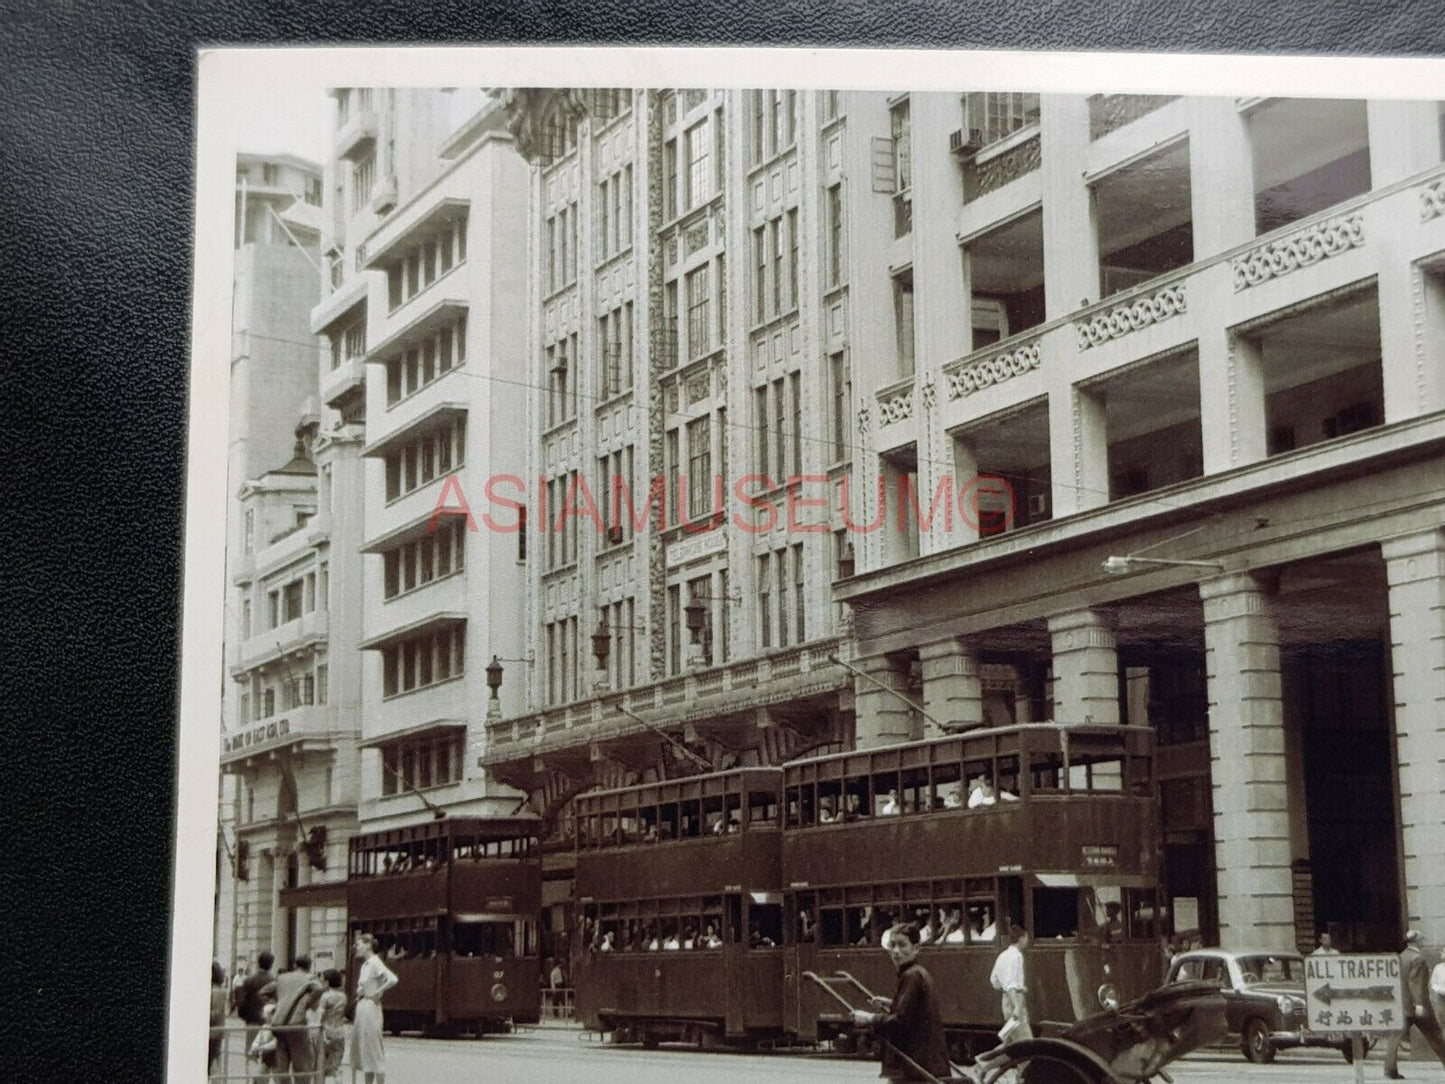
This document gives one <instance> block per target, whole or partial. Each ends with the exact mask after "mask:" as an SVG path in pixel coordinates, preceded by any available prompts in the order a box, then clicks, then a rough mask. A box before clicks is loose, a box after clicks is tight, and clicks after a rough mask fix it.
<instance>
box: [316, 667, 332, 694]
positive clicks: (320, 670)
mask: <svg viewBox="0 0 1445 1084" xmlns="http://www.w3.org/2000/svg"><path fill="white" fill-rule="evenodd" d="M329 676H330V668H329V667H328V666H327V664H326V663H324V662H323V663H317V664H316V702H317V703H318V704H324V703H326V695H327V683H328V678H329Z"/></svg>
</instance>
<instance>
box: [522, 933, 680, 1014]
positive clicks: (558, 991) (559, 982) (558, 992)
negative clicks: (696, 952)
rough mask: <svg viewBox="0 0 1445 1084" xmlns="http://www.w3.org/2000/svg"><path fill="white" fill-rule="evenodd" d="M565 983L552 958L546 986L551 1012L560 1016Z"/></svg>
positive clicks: (565, 996)
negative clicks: (549, 994) (550, 999)
mask: <svg viewBox="0 0 1445 1084" xmlns="http://www.w3.org/2000/svg"><path fill="white" fill-rule="evenodd" d="M688 947H689V948H691V947H692V946H691V945H689V946H688ZM566 985H567V976H566V975H565V974H564V973H563V971H562V965H561V964H560V963H558V962H557V961H556V960H553V961H552V968H551V970H550V971H548V972H547V986H548V989H549V991H550V993H551V997H552V1012H553V1014H554V1015H557V1016H561V1015H562V1010H563V1009H564V1008H565V1007H566V998H567V995H566V994H564V993H563V992H562V991H563V988H564V987H566Z"/></svg>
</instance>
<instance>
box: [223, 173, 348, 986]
mask: <svg viewBox="0 0 1445 1084" xmlns="http://www.w3.org/2000/svg"><path fill="white" fill-rule="evenodd" d="M236 201H237V202H236V243H237V249H236V258H235V266H236V270H235V282H234V291H233V317H232V324H233V350H232V358H231V384H232V387H231V402H232V421H231V434H230V449H231V454H230V461H229V474H228V484H229V485H230V486H231V487H232V488H233V492H234V497H233V501H232V504H231V507H230V511H231V516H230V531H229V539H228V541H229V544H228V556H227V584H228V586H227V603H226V609H225V629H226V644H227V662H228V668H229V674H230V678H231V680H230V681H229V682H228V683H227V688H226V692H225V697H224V701H223V711H222V722H223V727H224V732H223V738H222V750H221V765H222V769H223V772H224V773H225V774H224V775H223V782H222V805H221V820H222V825H221V836H222V850H223V852H224V856H225V860H224V861H223V862H221V863H220V864H219V865H220V878H219V881H218V891H217V920H216V927H217V928H216V944H217V958H219V959H225V960H235V961H236V962H237V963H243V962H248V961H252V960H254V958H255V955H256V953H258V952H260V951H263V950H270V951H272V952H274V953H275V954H276V955H277V956H278V957H279V958H281V959H282V960H289V959H290V958H291V957H292V956H294V955H296V954H297V953H299V952H307V951H309V952H311V953H312V954H313V955H314V956H315V957H316V958H317V960H319V961H322V962H323V963H324V962H325V961H327V960H331V961H339V960H340V959H342V957H343V953H342V944H341V938H342V937H343V936H344V926H345V921H344V911H343V910H342V905H343V904H344V897H343V896H342V894H341V891H340V887H339V882H340V881H341V880H342V879H343V878H344V877H345V867H346V863H345V854H346V838H347V835H348V834H349V832H350V831H351V830H352V828H353V827H354V823H355V805H356V801H355V794H354V790H355V769H354V760H355V730H356V704H355V692H354V690H355V688H356V681H355V678H354V676H353V672H354V670H355V667H354V665H353V664H352V663H351V661H350V660H351V658H352V656H353V655H354V653H355V652H354V641H355V637H354V636H351V637H349V638H348V636H347V635H346V633H345V631H344V627H345V622H344V621H343V622H341V625H342V631H340V632H339V633H338V634H337V635H335V636H333V635H332V634H331V633H330V631H329V624H330V619H331V618H332V617H333V616H342V617H344V616H345V615H346V613H347V611H348V608H349V607H350V605H351V603H350V601H349V599H350V597H351V596H350V592H351V591H352V589H353V588H354V587H356V586H358V585H357V584H355V583H354V582H353V581H354V579H355V575H354V571H353V570H354V566H355V565H356V563H357V562H356V559H355V558H354V557H351V556H349V555H348V554H347V553H346V551H345V550H344V549H342V550H341V551H340V552H338V553H337V554H335V555H333V554H332V547H331V544H330V534H331V530H332V528H333V524H334V517H333V514H332V507H331V506H332V502H333V493H334V490H335V489H336V488H337V487H339V488H340V490H341V493H342V501H341V504H342V506H343V508H344V507H345V506H346V504H347V498H346V491H347V489H348V488H352V489H354V488H355V480H354V479H349V478H348V477H347V475H348V471H347V468H346V467H345V466H344V465H340V466H338V463H337V462H336V460H337V451H336V449H337V448H338V447H339V446H340V445H342V444H344V443H345V438H344V436H343V435H341V434H339V433H338V432H336V431H335V429H334V427H332V426H330V425H329V424H326V422H327V419H325V418H323V416H322V415H321V414H320V412H319V411H318V409H317V403H316V375H317V352H316V347H315V344H314V340H313V339H312V338H311V335H310V328H309V324H308V313H309V311H310V309H311V307H312V305H314V304H315V301H316V298H317V294H318V277H319V276H318V271H317V267H318V264H317V256H318V247H319V246H318V242H319V228H318V227H319V217H320V202H321V172H320V170H319V169H317V168H316V167H315V166H312V165H310V164H309V163H306V162H302V161H300V160H297V159H293V158H290V157H286V156H280V157H271V156H261V155H240V156H238V161H237V192H236ZM318 430H320V431H319V432H318ZM351 473H352V474H354V472H351ZM318 480H319V481H320V485H319V486H318ZM343 522H344V518H343Z"/></svg>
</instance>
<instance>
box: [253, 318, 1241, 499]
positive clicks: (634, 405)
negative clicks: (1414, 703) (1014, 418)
mask: <svg viewBox="0 0 1445 1084" xmlns="http://www.w3.org/2000/svg"><path fill="white" fill-rule="evenodd" d="M246 334H248V335H249V336H250V337H251V338H253V339H261V340H264V341H266V342H276V343H287V344H290V345H292V346H298V347H303V348H305V349H306V350H308V351H311V352H313V353H315V354H317V355H318V356H319V355H320V349H321V348H320V344H318V343H304V342H300V341H299V340H296V339H287V338H282V337H278V336H275V335H258V334H256V333H255V332H247V333H246ZM451 371H453V372H455V371H457V370H451ZM461 375H463V376H465V377H467V378H469V379H472V380H485V381H488V382H492V383H497V384H505V385H507V386H509V387H515V388H525V389H527V390H530V391H534V392H537V393H538V394H539V395H541V396H550V395H552V389H551V388H549V387H547V386H546V385H545V384H534V383H532V382H531V381H527V380H517V379H514V378H511V377H505V376H498V375H496V374H494V373H469V372H466V371H465V370H462V371H461ZM633 390H634V391H635V390H636V386H634V389H633ZM571 396H572V397H573V398H575V399H578V400H584V399H585V400H587V401H589V402H591V403H594V404H597V405H600V404H602V403H607V402H611V401H612V400H613V399H615V398H617V396H602V395H595V394H593V393H591V392H585V391H582V390H581V389H580V388H579V389H576V390H574V391H573V392H571ZM627 408H628V409H629V410H646V411H647V413H651V412H652V410H651V408H650V407H648V406H645V405H643V404H639V403H638V402H636V401H635V399H634V401H633V402H630V403H628V404H627ZM661 413H662V414H663V415H664V416H667V417H672V418H677V419H679V420H681V421H692V420H694V418H693V415H691V414H689V413H688V412H687V411H684V410H667V409H666V408H661ZM722 424H723V425H724V426H726V427H727V428H728V429H735V430H739V431H742V432H746V433H749V434H751V435H754V436H756V435H757V434H759V433H768V434H769V435H770V436H775V435H776V430H771V429H765V428H763V427H762V426H758V425H752V424H750V423H748V422H740V421H734V420H733V419H731V418H729V419H728V420H727V421H725V422H723V423H722ZM783 432H789V431H788V430H786V429H784V430H783ZM789 436H790V438H791V433H789ZM798 441H799V443H804V444H821V445H824V446H826V447H829V448H846V449H847V450H848V451H849V452H850V453H858V454H860V455H876V454H877V451H876V450H875V449H870V448H868V447H867V446H865V445H862V444H855V443H853V442H851V441H847V440H844V441H835V440H833V439H832V438H831V437H810V436H808V435H806V434H802V433H800V434H798ZM915 461H916V462H918V463H927V464H928V465H929V466H932V467H941V468H943V469H944V471H945V472H946V473H949V474H951V473H952V472H953V471H954V470H955V469H956V466H955V464H953V463H949V462H947V461H945V460H940V459H933V458H931V457H929V456H923V455H917V454H915ZM743 477H746V475H744V476H743ZM988 477H990V478H1003V479H1007V480H1008V481H1011V482H1030V481H1034V479H1033V478H1031V477H1030V476H1029V475H1026V474H1015V473H1012V472H1009V471H1000V470H994V471H989V473H988ZM1049 484H1050V485H1051V486H1053V485H1057V486H1062V487H1063V488H1064V489H1069V490H1073V491H1074V492H1075V493H1084V494H1091V495H1093V496H1099V497H1103V498H1104V499H1105V500H1108V499H1109V491H1108V490H1107V489H1096V488H1094V487H1092V486H1084V485H1078V484H1076V483H1073V482H1064V481H1056V480H1053V479H1050V482H1049ZM1140 503H1143V504H1158V505H1162V506H1163V507H1165V508H1169V509H1172V510H1175V511H1179V512H1190V513H1193V514H1195V515H1201V516H1212V517H1215V518H1217V519H1227V518H1229V513H1228V512H1220V511H1217V510H1215V509H1213V508H1208V507H1205V506H1203V505H1186V504H1177V503H1175V502H1173V501H1168V500H1165V499H1163V498H1161V497H1147V496H1146V497H1145V498H1144V499H1143V500H1142V501H1141V502H1140Z"/></svg>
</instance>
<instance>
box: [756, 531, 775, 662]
mask: <svg viewBox="0 0 1445 1084" xmlns="http://www.w3.org/2000/svg"><path fill="white" fill-rule="evenodd" d="M771 561H772V555H771V554H768V553H765V554H763V555H762V556H760V557H759V558H758V636H759V639H760V640H761V641H762V647H763V650H764V651H766V650H767V649H768V648H770V647H772V646H773V607H772V590H771V585H772V579H771V576H770V573H771V571H772V570H771V567H770V566H771Z"/></svg>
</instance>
